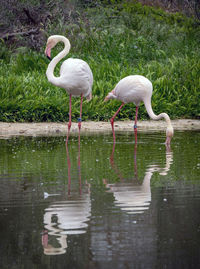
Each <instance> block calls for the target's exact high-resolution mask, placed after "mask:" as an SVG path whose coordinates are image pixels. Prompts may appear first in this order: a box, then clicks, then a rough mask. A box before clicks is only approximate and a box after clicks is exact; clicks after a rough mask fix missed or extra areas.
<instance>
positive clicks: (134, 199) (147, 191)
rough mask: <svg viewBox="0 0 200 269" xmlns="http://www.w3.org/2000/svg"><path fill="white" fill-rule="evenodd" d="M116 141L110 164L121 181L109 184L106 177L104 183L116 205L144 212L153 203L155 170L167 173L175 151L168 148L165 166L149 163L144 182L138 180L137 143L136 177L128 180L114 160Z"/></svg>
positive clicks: (130, 210)
mask: <svg viewBox="0 0 200 269" xmlns="http://www.w3.org/2000/svg"><path fill="white" fill-rule="evenodd" d="M114 152H115V143H114V144H113V150H112V153H111V156H110V164H111V166H112V168H113V170H114V171H115V173H116V174H117V175H118V177H119V178H120V182H118V183H114V184H108V183H107V181H106V180H105V179H104V183H105V184H106V187H107V188H108V191H109V192H112V193H113V196H114V198H115V202H114V203H115V205H116V206H118V207H120V208H121V210H123V211H126V212H127V213H128V214H139V213H144V211H145V210H148V209H149V206H150V203H151V187H150V180H151V177H152V175H153V173H154V172H158V173H159V174H160V175H163V176H164V175H167V173H168V171H169V170H170V165H171V164H172V162H173V153H172V152H171V151H170V150H169V148H166V163H165V166H164V167H160V166H159V165H155V164H152V165H149V166H148V168H147V170H146V172H145V176H144V180H143V182H142V184H140V183H139V181H138V175H137V144H135V148H134V171H135V178H134V179H133V180H132V181H131V182H127V181H126V179H125V178H124V177H123V175H122V173H121V172H120V171H119V169H118V167H117V166H116V164H115V162H114Z"/></svg>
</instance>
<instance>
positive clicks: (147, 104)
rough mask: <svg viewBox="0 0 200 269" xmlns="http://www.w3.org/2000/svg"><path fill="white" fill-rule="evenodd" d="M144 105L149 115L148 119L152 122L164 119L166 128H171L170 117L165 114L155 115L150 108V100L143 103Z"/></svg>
mask: <svg viewBox="0 0 200 269" xmlns="http://www.w3.org/2000/svg"><path fill="white" fill-rule="evenodd" d="M144 104H145V107H146V110H147V113H148V115H149V117H150V118H151V119H152V120H160V119H162V118H163V119H165V121H166V123H167V128H171V129H173V128H172V124H171V120H170V117H169V116H168V114H167V113H160V114H159V115H156V114H155V113H154V112H153V110H152V107H151V99H150V100H148V101H144Z"/></svg>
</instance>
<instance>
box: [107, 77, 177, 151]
mask: <svg viewBox="0 0 200 269" xmlns="http://www.w3.org/2000/svg"><path fill="white" fill-rule="evenodd" d="M152 91H153V86H152V83H151V81H149V80H148V79H147V78H145V77H144V76H140V75H130V76H127V77H125V78H123V79H121V80H120V81H119V82H118V83H117V85H116V86H115V88H114V89H113V90H112V91H111V92H109V93H108V95H107V96H106V98H105V101H107V100H109V99H118V100H120V101H122V104H121V106H120V107H119V109H118V110H117V112H116V113H115V114H114V116H113V117H112V118H111V120H110V121H111V125H112V130H113V138H114V141H115V133H114V119H115V117H116V116H117V114H118V113H119V111H120V110H121V108H122V107H123V106H124V104H126V103H134V104H135V105H136V116H135V126H134V128H135V131H136V135H137V115H138V107H139V105H140V103H141V102H144V105H145V107H146V110H147V113H148V114H149V116H150V118H152V119H153V120H160V119H162V118H164V119H165V121H166V123H167V129H166V142H165V143H166V145H167V146H169V145H170V143H171V138H172V136H173V134H174V130H173V127H172V124H171V120H170V118H169V116H168V114H167V113H161V114H159V115H155V114H154V112H153V110H152V106H151V96H152ZM136 141H137V140H136Z"/></svg>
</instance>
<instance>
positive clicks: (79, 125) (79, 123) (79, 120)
mask: <svg viewBox="0 0 200 269" xmlns="http://www.w3.org/2000/svg"><path fill="white" fill-rule="evenodd" d="M82 104H83V94H81V104H80V117H79V119H78V128H79V132H80V130H81V121H82V119H81V116H82Z"/></svg>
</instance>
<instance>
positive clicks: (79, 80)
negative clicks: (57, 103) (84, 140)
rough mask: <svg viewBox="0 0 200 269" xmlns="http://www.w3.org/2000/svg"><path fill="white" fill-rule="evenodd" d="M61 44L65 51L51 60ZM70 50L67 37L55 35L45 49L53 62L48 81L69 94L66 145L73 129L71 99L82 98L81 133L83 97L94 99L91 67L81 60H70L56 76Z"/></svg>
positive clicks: (49, 39)
mask: <svg viewBox="0 0 200 269" xmlns="http://www.w3.org/2000/svg"><path fill="white" fill-rule="evenodd" d="M59 42H63V43H64V49H63V50H62V51H61V52H60V53H58V55H57V56H55V57H54V58H53V60H51V49H53V48H54V47H55V46H56V44H57V43H59ZM70 48H71V45H70V42H69V40H68V39H67V38H66V37H64V36H61V35H53V36H50V37H49V38H48V40H47V44H46V49H45V54H46V56H47V57H48V58H49V59H50V60H51V62H50V63H49V65H48V68H47V71H46V75H47V79H48V81H49V82H51V83H52V84H54V85H55V86H58V87H61V88H64V89H65V90H66V92H67V93H68V94H69V123H68V135H67V140H66V143H67V142H68V137H69V132H70V128H71V97H72V96H81V103H80V118H79V119H78V121H79V122H78V127H79V132H80V129H81V116H82V102H83V96H84V97H86V98H87V99H88V100H90V99H91V98H92V85H93V74H92V71H91V69H90V67H89V65H88V64H87V63H86V62H85V61H83V60H80V59H75V58H68V59H67V60H65V61H64V62H63V63H62V65H61V68H60V76H59V77H56V76H55V75H54V69H55V67H56V65H57V63H58V62H59V61H60V60H61V59H63V58H64V57H65V56H66V55H67V54H68V53H69V51H70Z"/></svg>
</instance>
